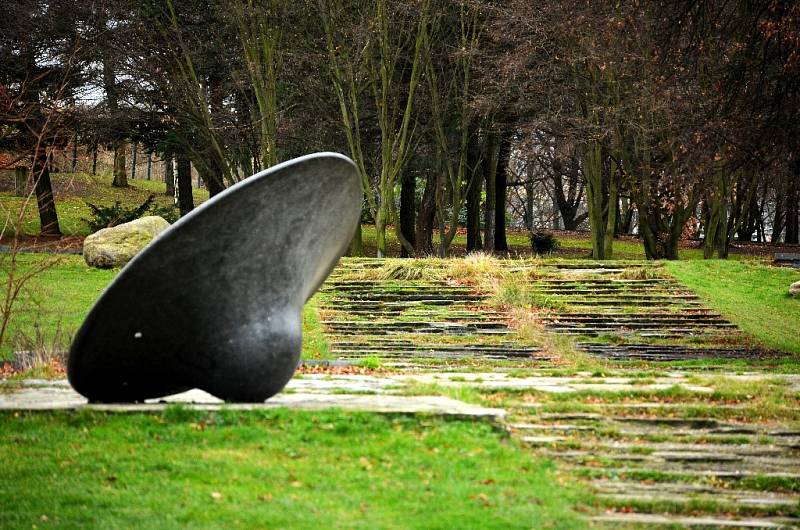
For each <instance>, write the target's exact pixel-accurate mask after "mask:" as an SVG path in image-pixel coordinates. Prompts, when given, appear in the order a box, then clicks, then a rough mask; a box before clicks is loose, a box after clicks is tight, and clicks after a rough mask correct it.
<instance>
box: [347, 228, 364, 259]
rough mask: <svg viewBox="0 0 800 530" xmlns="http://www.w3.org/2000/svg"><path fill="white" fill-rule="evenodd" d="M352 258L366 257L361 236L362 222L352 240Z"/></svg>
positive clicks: (350, 253)
mask: <svg viewBox="0 0 800 530" xmlns="http://www.w3.org/2000/svg"><path fill="white" fill-rule="evenodd" d="M349 255H350V256H353V257H360V256H363V255H364V239H363V238H362V235H361V220H360V219H359V221H358V226H357V227H356V233H355V234H353V239H351V240H350V252H349Z"/></svg>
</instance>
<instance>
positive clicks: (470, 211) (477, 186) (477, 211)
mask: <svg viewBox="0 0 800 530" xmlns="http://www.w3.org/2000/svg"><path fill="white" fill-rule="evenodd" d="M482 184H483V179H482V178H480V177H479V176H478V175H475V176H474V177H473V179H472V183H471V184H470V187H469V190H468V192H467V252H472V251H474V250H481V248H483V245H482V243H481V191H482Z"/></svg>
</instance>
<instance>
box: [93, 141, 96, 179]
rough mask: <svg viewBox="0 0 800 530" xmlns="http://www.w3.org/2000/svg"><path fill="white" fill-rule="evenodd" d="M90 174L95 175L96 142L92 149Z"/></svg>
mask: <svg viewBox="0 0 800 530" xmlns="http://www.w3.org/2000/svg"><path fill="white" fill-rule="evenodd" d="M92 175H97V144H95V145H94V148H93V149H92Z"/></svg>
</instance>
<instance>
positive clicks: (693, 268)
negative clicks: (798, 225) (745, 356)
mask: <svg viewBox="0 0 800 530" xmlns="http://www.w3.org/2000/svg"><path fill="white" fill-rule="evenodd" d="M665 266H666V267H667V269H668V270H669V271H670V272H671V273H672V274H673V275H675V277H676V278H677V279H678V280H680V281H681V282H682V283H683V284H685V285H686V286H688V287H689V288H691V289H692V290H693V291H695V292H696V293H697V294H698V295H699V296H700V298H702V299H703V301H704V302H705V303H706V304H708V306H709V307H711V308H712V309H714V310H716V311H719V312H720V313H721V314H722V315H724V316H725V317H727V318H728V319H730V320H731V322H733V323H735V324H736V325H737V326H739V327H740V328H741V329H742V330H744V331H745V332H746V333H748V334H750V335H751V336H753V337H755V338H756V339H757V340H759V341H760V342H761V343H763V344H764V346H767V347H768V348H775V349H778V350H783V351H786V352H792V353H800V333H798V324H800V298H792V297H790V296H789V294H788V291H789V285H791V284H792V283H793V282H796V281H799V280H800V271H798V270H796V269H789V268H779V267H770V266H767V265H763V264H759V263H755V262H744V261H726V260H706V261H703V260H698V261H671V262H665Z"/></svg>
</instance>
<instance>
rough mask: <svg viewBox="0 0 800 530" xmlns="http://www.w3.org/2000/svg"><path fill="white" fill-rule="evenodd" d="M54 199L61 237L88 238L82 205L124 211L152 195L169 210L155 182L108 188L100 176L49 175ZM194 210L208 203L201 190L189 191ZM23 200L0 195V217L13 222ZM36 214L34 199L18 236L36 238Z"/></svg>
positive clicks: (85, 208) (107, 181)
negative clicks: (117, 205)
mask: <svg viewBox="0 0 800 530" xmlns="http://www.w3.org/2000/svg"><path fill="white" fill-rule="evenodd" d="M51 180H52V182H53V188H54V195H55V198H56V211H57V212H58V222H59V225H60V227H61V232H62V233H63V234H64V235H65V236H86V235H88V234H89V225H88V224H86V219H87V218H89V217H90V216H91V209H90V208H89V206H87V205H86V201H88V202H91V203H92V204H94V205H96V206H112V205H113V204H114V202H115V201H119V202H120V204H122V205H123V206H125V207H127V208H132V207H135V206H139V205H140V204H142V203H143V202H144V201H145V200H146V199H147V197H148V196H150V194H156V200H155V204H156V205H158V206H169V205H171V204H172V198H171V197H167V196H165V195H164V192H165V190H166V185H165V184H164V183H163V182H159V181H155V180H140V179H136V180H129V181H128V183H129V184H130V187H128V188H114V187H112V186H111V180H112V178H111V177H110V176H103V175H94V176H93V175H89V174H86V173H53V174H52V175H51ZM192 193H193V196H194V204H195V206H196V205H198V204H200V203H201V202H203V201H205V200H207V199H208V191H207V190H205V189H195V190H193V192H192ZM25 200H26V199H25V198H24V197H15V196H14V192H13V191H7V192H0V204H2V210H0V216H2V217H5V216H6V215H8V213H7V212H11V214H12V218H16V215H17V212H19V210H20V208H21V207H22V205H23V203H24V201H25ZM39 230H40V225H39V213H38V210H37V209H36V197H35V196H34V197H32V198H31V199H30V200H29V201H28V205H27V207H26V209H25V215H24V220H23V224H22V233H24V234H26V235H36V234H38V233H39Z"/></svg>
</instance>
